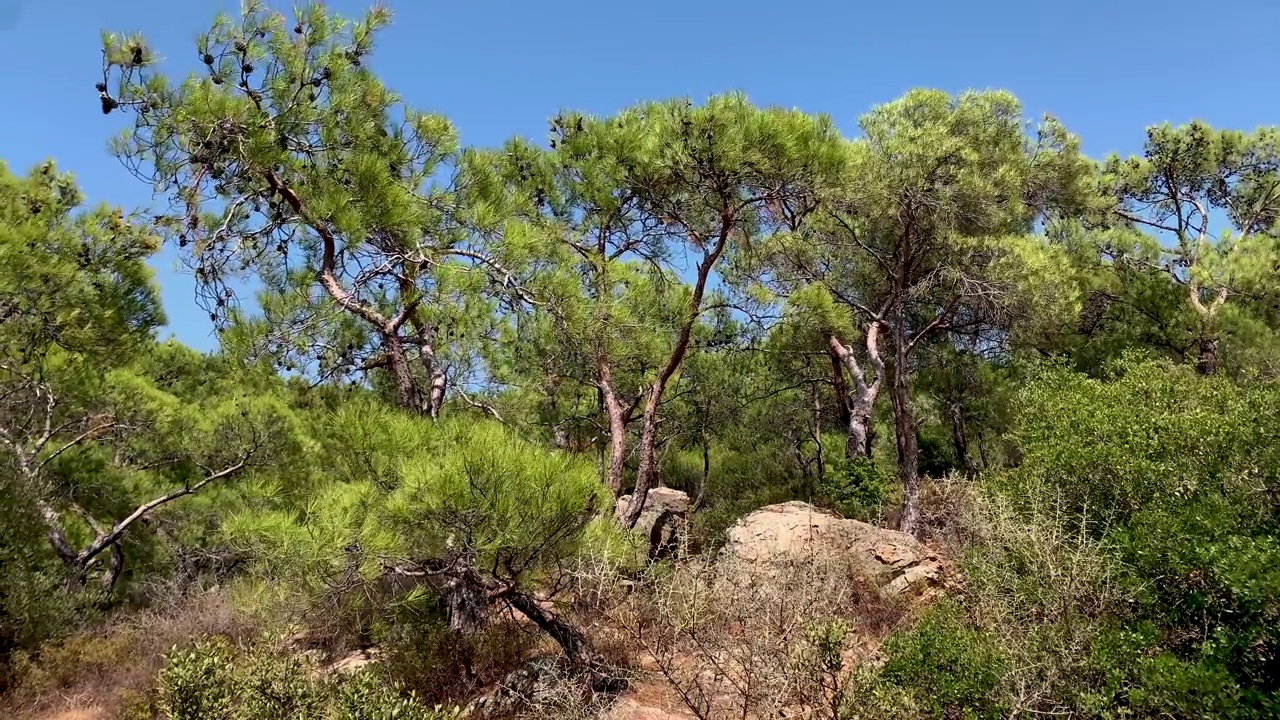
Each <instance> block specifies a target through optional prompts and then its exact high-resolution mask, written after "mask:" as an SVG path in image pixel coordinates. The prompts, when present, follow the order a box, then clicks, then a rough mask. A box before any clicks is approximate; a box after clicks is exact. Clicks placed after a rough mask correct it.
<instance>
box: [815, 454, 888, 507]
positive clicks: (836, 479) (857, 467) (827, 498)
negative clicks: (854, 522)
mask: <svg viewBox="0 0 1280 720" xmlns="http://www.w3.org/2000/svg"><path fill="white" fill-rule="evenodd" d="M896 489H897V483H896V481H895V480H894V478H893V476H892V475H889V474H886V473H885V472H884V471H883V470H882V469H881V466H878V465H876V464H875V463H873V462H872V461H871V460H870V459H869V458H854V459H849V458H845V457H837V458H834V459H832V460H831V461H830V462H829V464H828V465H827V470H826V473H825V474H824V476H823V478H822V482H821V483H819V485H818V493H819V501H820V502H822V503H823V504H825V505H829V506H830V507H832V508H833V509H835V510H836V512H839V513H840V514H841V515H843V516H845V517H849V518H855V519H858V520H862V521H864V522H871V523H875V522H879V520H880V519H881V516H882V515H883V513H884V509H885V506H886V504H887V503H888V501H889V500H890V499H891V498H892V497H893V494H894V492H895V490H896Z"/></svg>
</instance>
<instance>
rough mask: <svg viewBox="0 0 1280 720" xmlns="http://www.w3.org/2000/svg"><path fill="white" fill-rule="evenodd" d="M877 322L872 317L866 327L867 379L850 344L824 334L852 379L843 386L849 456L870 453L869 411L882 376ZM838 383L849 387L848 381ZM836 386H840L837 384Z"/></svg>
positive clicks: (846, 454) (834, 353) (846, 451)
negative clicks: (850, 385) (868, 375)
mask: <svg viewBox="0 0 1280 720" xmlns="http://www.w3.org/2000/svg"><path fill="white" fill-rule="evenodd" d="M879 337H880V323H879V322H878V321H873V322H872V323H871V325H870V326H869V327H868V328H867V336H866V347H867V362H868V364H870V365H871V378H870V382H868V379H867V378H866V376H865V374H864V373H863V370H862V366H861V365H860V364H859V363H858V358H857V357H856V356H855V355H854V352H853V348H851V347H849V346H848V345H845V344H844V343H842V342H840V339H839V338H837V337H836V336H835V335H827V351H828V353H830V354H831V356H832V357H833V358H836V359H837V360H838V361H839V363H840V365H841V366H843V367H844V369H845V371H846V372H847V373H848V374H849V378H850V379H851V380H852V381H853V387H852V389H851V390H850V389H846V396H845V404H846V405H847V408H848V410H847V413H845V416H846V418H847V419H846V423H847V425H846V430H845V445H844V454H845V456H846V457H848V458H849V459H850V460H852V459H854V458H859V457H868V456H870V454H871V443H870V439H871V414H872V412H873V411H874V410H875V405H876V398H877V397H879V395H880V385H881V383H882V381H883V379H884V360H883V359H881V357H880V348H879V345H878V343H879ZM840 386H844V387H846V388H848V384H847V383H841V384H840ZM838 387H839V386H838Z"/></svg>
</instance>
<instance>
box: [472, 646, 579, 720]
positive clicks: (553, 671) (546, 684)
mask: <svg viewBox="0 0 1280 720" xmlns="http://www.w3.org/2000/svg"><path fill="white" fill-rule="evenodd" d="M589 695H590V692H589V691H588V689H587V686H586V684H585V683H583V682H581V680H580V679H579V678H576V677H575V674H574V672H573V669H572V668H571V667H570V666H569V662H568V660H566V659H565V658H564V657H563V656H561V655H543V656H540V657H535V658H533V659H531V660H528V661H526V662H525V663H524V664H523V665H521V666H520V667H518V668H516V669H515V670H513V671H512V672H510V673H508V674H507V676H506V677H505V678H503V679H502V680H501V681H500V682H499V683H498V684H497V686H496V687H494V688H493V689H492V690H490V691H489V692H487V693H485V694H483V695H481V696H480V697H477V698H475V699H474V700H472V701H471V702H470V703H469V704H468V705H467V708H466V713H465V715H464V716H465V717H480V718H505V717H511V716H514V715H517V714H519V713H520V712H521V711H524V710H526V709H528V708H529V707H530V706H538V705H543V704H553V703H555V702H556V701H561V702H564V701H565V699H566V698H567V699H568V704H573V701H574V700H577V701H579V702H585V701H586V698H587V697H588V696H589Z"/></svg>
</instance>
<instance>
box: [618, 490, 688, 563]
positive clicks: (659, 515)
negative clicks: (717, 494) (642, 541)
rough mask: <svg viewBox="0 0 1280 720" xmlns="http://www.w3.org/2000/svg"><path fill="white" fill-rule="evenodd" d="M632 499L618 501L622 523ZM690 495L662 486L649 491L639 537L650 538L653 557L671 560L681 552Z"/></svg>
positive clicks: (650, 553)
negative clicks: (670, 558)
mask: <svg viewBox="0 0 1280 720" xmlns="http://www.w3.org/2000/svg"><path fill="white" fill-rule="evenodd" d="M630 504H631V496H630V495H623V496H622V497H620V498H618V505H617V515H618V519H619V520H621V519H622V516H623V513H625V512H626V510H627V506H628V505H630ZM690 505H692V501H691V500H690V499H689V494H688V493H686V492H683V491H680V490H673V489H671V488H664V487H658V488H654V489H652V490H650V491H649V499H648V500H647V501H646V502H645V504H644V510H642V511H641V513H640V518H639V519H638V520H636V525H635V528H634V530H635V532H636V534H638V535H640V536H642V537H645V538H648V540H649V556H650V557H651V558H655V559H656V558H661V557H670V556H672V555H676V554H677V553H678V552H679V551H680V547H681V545H682V543H683V542H684V539H685V536H686V529H687V527H688V518H689V507H690Z"/></svg>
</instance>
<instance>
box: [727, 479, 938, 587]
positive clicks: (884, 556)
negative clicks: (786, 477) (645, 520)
mask: <svg viewBox="0 0 1280 720" xmlns="http://www.w3.org/2000/svg"><path fill="white" fill-rule="evenodd" d="M722 553H723V556H724V557H730V558H733V559H735V560H737V561H739V562H742V563H745V564H747V565H749V566H752V567H757V568H758V567H759V566H760V565H767V564H768V563H771V562H779V561H788V560H795V559H802V558H804V557H813V558H815V559H821V558H824V557H827V558H841V559H844V558H851V559H853V560H855V561H856V562H857V566H858V567H859V568H860V569H861V570H862V571H863V573H864V574H865V575H866V576H867V578H868V579H870V580H871V581H872V582H874V583H875V584H876V585H877V586H878V587H879V588H880V590H881V593H883V594H884V595H886V596H932V595H933V594H936V593H937V592H938V591H940V589H942V588H943V587H945V586H946V584H947V582H948V580H947V569H946V565H945V564H944V563H943V561H942V560H941V558H939V557H938V555H937V554H936V553H934V552H933V551H931V550H929V549H928V548H926V547H925V546H924V545H921V544H920V542H919V541H917V540H916V539H915V538H913V537H911V536H910V535H908V534H906V533H901V532H898V531H897V530H886V529H884V528H879V527H876V526H874V525H869V524H867V523H864V522H860V521H858V520H847V519H844V518H840V517H837V516H836V515H834V514H833V513H830V512H828V511H826V510H822V509H820V508H817V507H814V506H813V505H810V504H809V503H805V502H786V503H781V504H778V505H768V506H766V507H762V508H760V509H758V510H756V511H754V512H752V513H750V514H748V515H746V516H744V517H743V518H741V519H740V520H738V522H737V523H736V524H735V525H734V526H733V527H732V528H730V529H729V532H728V538H727V542H726V544H725V547H724V549H723V550H722Z"/></svg>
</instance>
